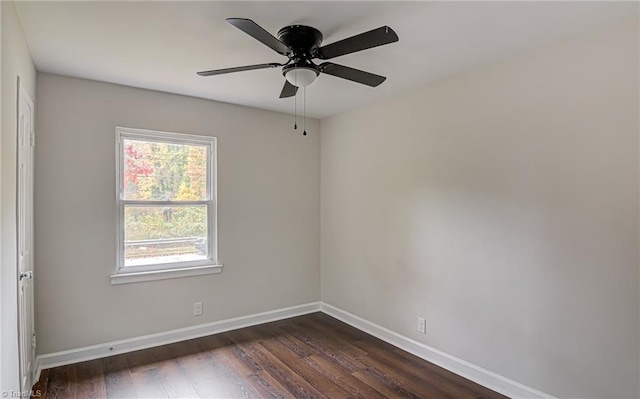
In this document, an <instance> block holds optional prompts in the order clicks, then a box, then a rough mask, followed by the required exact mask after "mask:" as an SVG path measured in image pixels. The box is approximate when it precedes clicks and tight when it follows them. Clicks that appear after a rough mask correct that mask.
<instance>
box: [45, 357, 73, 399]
mask: <svg viewBox="0 0 640 399" xmlns="http://www.w3.org/2000/svg"><path fill="white" fill-rule="evenodd" d="M75 397H76V365H75V364H72V365H69V366H61V367H56V368H54V369H51V373H50V374H49V385H48V386H47V398H51V399H73V398H75Z"/></svg>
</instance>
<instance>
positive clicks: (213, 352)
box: [177, 340, 260, 399]
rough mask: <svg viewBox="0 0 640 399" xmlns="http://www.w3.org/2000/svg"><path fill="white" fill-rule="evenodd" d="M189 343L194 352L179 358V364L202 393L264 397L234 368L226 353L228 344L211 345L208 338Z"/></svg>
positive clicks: (203, 394)
mask: <svg viewBox="0 0 640 399" xmlns="http://www.w3.org/2000/svg"><path fill="white" fill-rule="evenodd" d="M201 342H202V344H201ZM187 345H189V346H190V347H191V349H192V352H194V353H192V354H189V355H186V356H181V357H179V358H178V359H177V360H178V364H180V367H182V369H183V371H184V372H185V374H186V376H187V378H188V379H189V380H190V381H191V383H192V384H193V386H194V387H195V389H196V391H197V392H198V394H199V395H200V396H202V397H204V398H208V397H220V396H221V395H222V396H225V395H226V397H233V398H245V399H258V398H259V397H260V395H259V394H258V393H257V392H256V390H255V389H254V388H253V386H252V385H251V384H250V383H249V382H248V381H247V380H246V378H245V377H244V376H243V375H242V373H241V372H239V371H238V370H237V369H236V368H235V367H233V364H232V362H231V361H230V360H229V357H228V356H227V355H226V354H225V353H223V348H224V347H214V348H211V345H210V343H209V342H207V341H205V340H192V341H189V342H188V343H187ZM182 346H186V345H182ZM207 348H209V349H208V350H207Z"/></svg>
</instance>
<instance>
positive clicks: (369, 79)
mask: <svg viewBox="0 0 640 399" xmlns="http://www.w3.org/2000/svg"><path fill="white" fill-rule="evenodd" d="M318 67H319V68H320V72H323V73H326V74H329V75H333V76H337V77H339V78H342V79H347V80H351V81H353V82H358V83H362V84H363V85H367V86H371V87H376V86H379V85H380V84H381V83H382V82H384V81H385V80H387V78H385V77H384V76H380V75H376V74H373V73H370V72H365V71H361V70H359V69H355V68H350V67H347V66H344V65H338V64H334V63H332V62H324V63H322V64H320V65H319V66H318Z"/></svg>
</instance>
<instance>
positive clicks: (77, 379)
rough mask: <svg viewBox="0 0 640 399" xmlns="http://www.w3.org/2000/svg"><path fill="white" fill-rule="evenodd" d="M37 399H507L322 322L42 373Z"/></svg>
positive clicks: (286, 323)
mask: <svg viewBox="0 0 640 399" xmlns="http://www.w3.org/2000/svg"><path fill="white" fill-rule="evenodd" d="M37 390H40V392H41V396H40V397H41V398H48V399H54V398H77V399H89V398H329V399H346V398H364V399H375V398H385V397H386V398H433V399H440V398H461V399H477V398H483V399H485V398H486V399H491V398H505V397H504V396H502V395H500V394H497V393H495V392H493V391H491V390H489V389H486V388H484V387H482V386H480V385H477V384H475V383H473V382H471V381H469V380H466V379H464V378H462V377H460V376H457V375H455V374H453V373H451V372H449V371H447V370H444V369H442V368H440V367H438V366H435V365H433V364H431V363H429V362H426V361H424V360H422V359H420V358H418V357H416V356H413V355H411V354H409V353H407V352H404V351H402V350H400V349H397V348H395V347H393V346H391V345H389V344H387V343H385V342H383V341H381V340H379V339H377V338H374V337H372V336H370V335H368V334H366V333H364V332H362V331H360V330H357V329H355V328H353V327H351V326H349V325H347V324H344V323H342V322H340V321H338V320H336V319H334V318H332V317H330V316H327V315H326V314H324V313H314V314H310V315H306V316H300V317H295V318H292V319H287V320H282V321H277V322H273V323H268V324H263V325H260V326H254V327H248V328H243V329H240V330H235V331H231V332H227V333H222V334H217V335H211V336H208V337H204V338H198V339H193V340H190V341H184V342H180V343H176V344H172V345H165V346H162V347H158V348H152V349H145V350H140V351H136V352H131V353H126V354H122V355H116V356H112V357H108V358H104V359H98V360H92V361H88V362H83V363H78V364H73V365H69V366H62V367H56V368H53V369H49V370H44V371H43V372H42V375H41V377H40V381H38V383H37V384H36V386H35V387H34V392H37Z"/></svg>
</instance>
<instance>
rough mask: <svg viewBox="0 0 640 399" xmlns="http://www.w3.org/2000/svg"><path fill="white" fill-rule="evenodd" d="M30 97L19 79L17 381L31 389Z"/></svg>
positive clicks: (31, 218) (32, 363)
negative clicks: (18, 361) (18, 379)
mask: <svg viewBox="0 0 640 399" xmlns="http://www.w3.org/2000/svg"><path fill="white" fill-rule="evenodd" d="M33 120H34V110H33V101H31V99H30V98H29V96H28V95H27V93H26V92H25V91H24V89H23V88H22V87H20V81H18V176H17V180H18V204H17V205H18V215H17V216H18V220H17V222H18V307H19V309H18V315H19V325H18V329H19V335H18V337H19V349H20V385H21V387H20V388H21V390H22V392H25V391H29V390H31V387H32V385H33V371H34V370H33V366H34V363H35V362H34V358H35V344H36V343H35V334H34V329H33V145H34V139H35V136H34V131H33Z"/></svg>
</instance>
